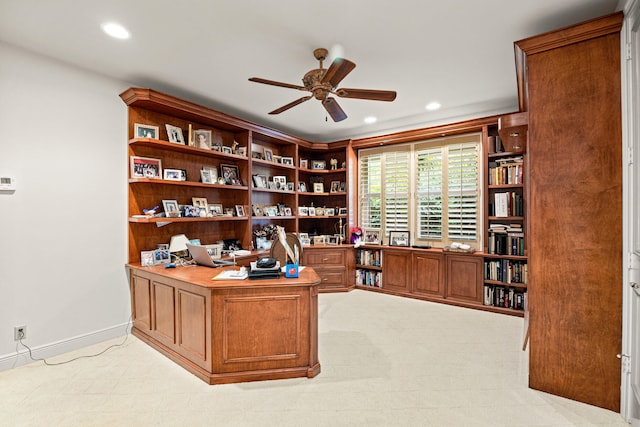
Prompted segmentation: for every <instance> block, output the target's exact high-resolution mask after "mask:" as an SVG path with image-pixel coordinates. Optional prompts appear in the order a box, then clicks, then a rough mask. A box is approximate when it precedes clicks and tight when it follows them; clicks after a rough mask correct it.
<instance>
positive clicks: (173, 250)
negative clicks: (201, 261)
mask: <svg viewBox="0 0 640 427" xmlns="http://www.w3.org/2000/svg"><path fill="white" fill-rule="evenodd" d="M187 243H189V239H187V236H185V235H184V234H177V235H175V236H171V242H170V243H169V253H170V254H173V255H174V256H175V257H176V258H178V259H179V258H182V257H185V256H186V255H187Z"/></svg>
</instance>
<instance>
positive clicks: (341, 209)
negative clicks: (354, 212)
mask: <svg viewBox="0 0 640 427" xmlns="http://www.w3.org/2000/svg"><path fill="white" fill-rule="evenodd" d="M346 214H347V208H338V215H346Z"/></svg>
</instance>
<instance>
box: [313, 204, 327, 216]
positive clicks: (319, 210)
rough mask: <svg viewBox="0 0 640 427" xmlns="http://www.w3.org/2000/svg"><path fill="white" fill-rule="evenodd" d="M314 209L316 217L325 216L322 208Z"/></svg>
mask: <svg viewBox="0 0 640 427" xmlns="http://www.w3.org/2000/svg"><path fill="white" fill-rule="evenodd" d="M315 209H316V216H325V213H324V208H323V207H320V206H318V207H317V208H315Z"/></svg>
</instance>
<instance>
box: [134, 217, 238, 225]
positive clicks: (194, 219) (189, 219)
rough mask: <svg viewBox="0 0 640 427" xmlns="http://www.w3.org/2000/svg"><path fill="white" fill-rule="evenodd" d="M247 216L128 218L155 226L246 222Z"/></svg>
mask: <svg viewBox="0 0 640 427" xmlns="http://www.w3.org/2000/svg"><path fill="white" fill-rule="evenodd" d="M247 219H249V217H247V216H214V217H206V218H201V217H179V218H167V217H164V218H134V217H131V218H129V222H135V223H140V224H147V223H148V224H156V223H159V222H161V223H162V222H215V221H246V220H247Z"/></svg>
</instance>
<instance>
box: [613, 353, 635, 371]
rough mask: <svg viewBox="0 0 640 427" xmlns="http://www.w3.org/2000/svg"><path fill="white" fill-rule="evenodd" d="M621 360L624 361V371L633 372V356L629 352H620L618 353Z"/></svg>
mask: <svg viewBox="0 0 640 427" xmlns="http://www.w3.org/2000/svg"><path fill="white" fill-rule="evenodd" d="M616 357H617V358H618V359H620V362H621V363H622V373H623V374H630V373H631V356H629V355H628V354H622V353H621V354H618V355H616Z"/></svg>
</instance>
